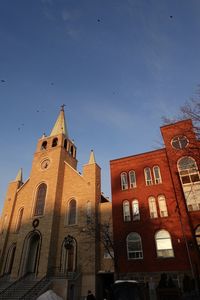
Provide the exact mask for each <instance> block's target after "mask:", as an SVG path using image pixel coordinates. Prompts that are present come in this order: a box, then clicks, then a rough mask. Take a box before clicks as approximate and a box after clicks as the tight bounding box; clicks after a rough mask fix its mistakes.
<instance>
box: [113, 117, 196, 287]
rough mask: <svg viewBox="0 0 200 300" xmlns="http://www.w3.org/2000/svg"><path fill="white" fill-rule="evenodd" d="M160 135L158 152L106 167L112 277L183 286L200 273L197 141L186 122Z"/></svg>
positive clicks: (138, 155)
mask: <svg viewBox="0 0 200 300" xmlns="http://www.w3.org/2000/svg"><path fill="white" fill-rule="evenodd" d="M161 133H162V137H163V143H164V147H163V148H162V149H158V150H154V151H151V152H147V153H142V154H137V155H133V156H129V157H123V158H119V159H115V160H111V162H110V169H111V186H112V213H113V233H114V241H115V254H116V255H115V256H116V260H117V262H118V268H117V270H116V273H117V275H118V276H119V277H120V278H129V279H130V278H137V279H139V280H142V281H143V280H144V281H146V282H147V281H148V282H149V283H151V285H150V286H156V285H157V283H158V281H159V279H160V275H161V273H167V274H168V276H172V278H173V280H174V282H175V283H176V284H178V285H179V286H181V283H182V278H183V275H184V273H187V274H190V276H194V277H195V278H198V276H199V272H200V256H199V247H200V177H199V161H200V152H199V141H198V140H197V139H196V137H195V134H194V131H193V127H192V122H191V121H190V120H185V121H180V122H177V123H175V124H170V125H166V126H163V127H161Z"/></svg>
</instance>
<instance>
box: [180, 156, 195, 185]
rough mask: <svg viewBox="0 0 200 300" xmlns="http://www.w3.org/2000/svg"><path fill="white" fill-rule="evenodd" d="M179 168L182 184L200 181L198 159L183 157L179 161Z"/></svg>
mask: <svg viewBox="0 0 200 300" xmlns="http://www.w3.org/2000/svg"><path fill="white" fill-rule="evenodd" d="M178 170H179V175H180V178H181V182H182V184H188V183H193V182H199V181H200V176H199V170H198V168H197V164H196V161H195V160H194V159H193V158H191V157H188V156H185V157H183V158H181V159H180V160H179V161H178Z"/></svg>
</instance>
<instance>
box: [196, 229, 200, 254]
mask: <svg viewBox="0 0 200 300" xmlns="http://www.w3.org/2000/svg"><path fill="white" fill-rule="evenodd" d="M195 237H196V241H197V245H198V247H199V251H200V225H199V226H198V227H197V228H196V230H195Z"/></svg>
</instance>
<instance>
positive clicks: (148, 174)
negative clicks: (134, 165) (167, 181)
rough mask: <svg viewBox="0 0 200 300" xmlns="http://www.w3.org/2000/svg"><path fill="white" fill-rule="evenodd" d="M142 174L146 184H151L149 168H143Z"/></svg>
mask: <svg viewBox="0 0 200 300" xmlns="http://www.w3.org/2000/svg"><path fill="white" fill-rule="evenodd" d="M144 176H145V181H146V185H152V184H153V181H152V176H151V169H150V168H145V169H144Z"/></svg>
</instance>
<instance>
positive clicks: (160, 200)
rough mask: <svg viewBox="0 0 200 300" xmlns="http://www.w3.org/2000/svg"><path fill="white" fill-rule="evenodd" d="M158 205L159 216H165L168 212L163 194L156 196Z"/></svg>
mask: <svg viewBox="0 0 200 300" xmlns="http://www.w3.org/2000/svg"><path fill="white" fill-rule="evenodd" d="M158 205H159V210H160V216H161V217H167V216H168V212H167V205H166V199H165V196H163V195H160V196H158Z"/></svg>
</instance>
